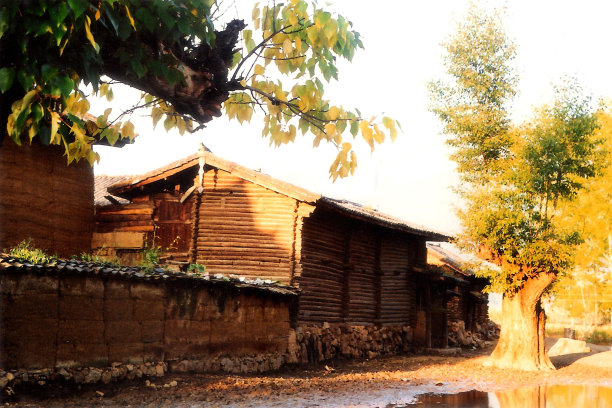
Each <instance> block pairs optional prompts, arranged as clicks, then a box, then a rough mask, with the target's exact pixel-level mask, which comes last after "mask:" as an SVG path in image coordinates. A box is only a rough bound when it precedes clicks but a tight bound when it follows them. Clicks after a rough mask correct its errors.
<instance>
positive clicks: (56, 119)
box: [50, 111, 60, 144]
mask: <svg viewBox="0 0 612 408" xmlns="http://www.w3.org/2000/svg"><path fill="white" fill-rule="evenodd" d="M59 124H60V115H59V113H57V112H54V111H51V139H50V143H51V144H56V142H55V136H56V135H57V136H59V135H58V134H57V129H59Z"/></svg>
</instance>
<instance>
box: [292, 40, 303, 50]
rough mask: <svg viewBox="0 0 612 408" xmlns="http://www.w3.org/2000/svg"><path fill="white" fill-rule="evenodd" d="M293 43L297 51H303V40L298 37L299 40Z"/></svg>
mask: <svg viewBox="0 0 612 408" xmlns="http://www.w3.org/2000/svg"><path fill="white" fill-rule="evenodd" d="M293 43H294V47H295V49H296V51H297V52H300V51H301V50H302V40H300V38H299V37H298V38H296V39H295V40H294V42H293Z"/></svg>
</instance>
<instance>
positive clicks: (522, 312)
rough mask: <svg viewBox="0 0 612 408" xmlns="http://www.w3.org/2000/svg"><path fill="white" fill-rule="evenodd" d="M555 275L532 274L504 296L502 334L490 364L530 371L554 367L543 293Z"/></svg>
mask: <svg viewBox="0 0 612 408" xmlns="http://www.w3.org/2000/svg"><path fill="white" fill-rule="evenodd" d="M554 279H555V275H554V274H553V273H548V274H540V275H537V276H536V277H534V278H529V279H528V280H526V281H525V283H524V284H523V286H522V287H521V288H520V289H519V290H518V291H516V292H514V293H511V294H509V293H506V294H504V297H503V300H502V324H501V334H500V337H499V341H498V343H497V346H496V347H495V350H493V353H492V354H491V356H490V357H489V360H488V361H487V363H486V365H488V366H493V367H498V368H512V369H518V370H526V371H538V370H554V369H555V367H554V366H553V364H552V363H551V361H550V359H549V358H548V354H547V352H546V344H545V323H546V314H545V312H544V309H543V308H542V302H541V298H542V294H543V293H544V290H545V289H546V288H547V287H548V285H550V284H551V283H552V282H553V280H554Z"/></svg>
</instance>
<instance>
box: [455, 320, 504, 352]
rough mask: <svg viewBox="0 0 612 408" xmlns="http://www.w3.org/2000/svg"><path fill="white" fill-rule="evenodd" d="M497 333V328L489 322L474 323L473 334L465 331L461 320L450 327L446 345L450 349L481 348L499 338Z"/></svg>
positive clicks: (498, 330) (498, 329)
mask: <svg viewBox="0 0 612 408" xmlns="http://www.w3.org/2000/svg"><path fill="white" fill-rule="evenodd" d="M499 332H500V328H499V326H498V325H497V324H495V323H494V322H492V321H491V320H487V321H485V322H484V323H483V324H479V323H475V324H474V331H473V332H472V331H470V330H466V329H465V323H464V322H463V321H462V320H460V321H455V322H452V323H451V325H450V330H449V333H448V344H449V345H450V346H451V347H465V348H483V347H485V346H486V345H487V344H488V342H489V341H490V340H494V339H497V338H499Z"/></svg>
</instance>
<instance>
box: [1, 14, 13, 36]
mask: <svg viewBox="0 0 612 408" xmlns="http://www.w3.org/2000/svg"><path fill="white" fill-rule="evenodd" d="M10 22H11V16H10V14H9V10H8V8H5V7H2V8H0V38H2V36H3V35H4V33H5V32H6V30H8V28H9V23H10Z"/></svg>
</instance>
